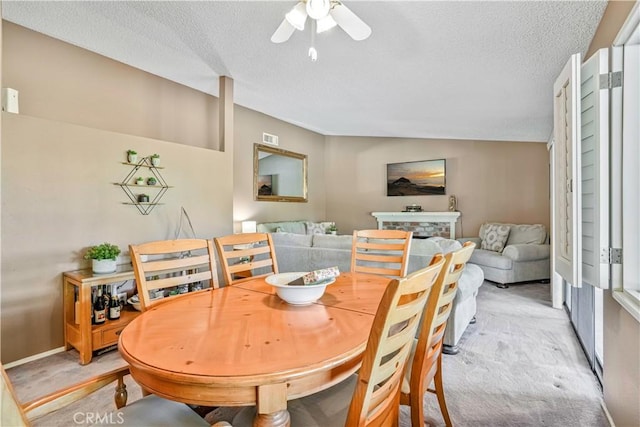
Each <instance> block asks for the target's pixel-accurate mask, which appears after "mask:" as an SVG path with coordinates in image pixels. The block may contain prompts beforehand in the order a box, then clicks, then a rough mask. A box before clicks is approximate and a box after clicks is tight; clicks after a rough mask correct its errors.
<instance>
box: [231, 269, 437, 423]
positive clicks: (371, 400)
mask: <svg viewBox="0 0 640 427" xmlns="http://www.w3.org/2000/svg"><path fill="white" fill-rule="evenodd" d="M443 264H444V260H443V259H442V257H439V259H438V260H436V261H435V262H433V263H432V264H431V265H430V266H428V267H425V268H423V269H421V270H418V271H416V272H414V273H412V274H410V275H409V276H406V277H403V278H398V279H392V280H391V281H390V282H389V284H388V285H387V288H386V289H385V292H384V295H383V297H382V300H381V301H380V304H379V306H378V310H377V311H376V314H375V318H374V320H373V325H372V327H371V331H370V334H369V339H368V341H367V345H366V348H365V350H364V353H363V357H362V365H361V367H360V370H359V372H358V373H357V374H354V375H352V376H350V377H349V378H348V379H346V380H345V381H342V382H340V383H338V384H337V385H335V386H333V387H331V388H328V389H326V390H324V391H321V392H319V393H315V394H311V395H309V396H307V397H304V398H301V399H296V400H292V401H290V402H289V403H288V407H287V409H288V412H289V414H290V418H291V420H290V421H291V426H305V427H332V426H349V427H352V426H354V427H355V426H358V427H360V426H394V425H397V424H398V416H399V410H400V402H399V399H400V386H401V383H402V379H403V372H404V368H405V364H406V363H407V359H408V357H409V355H410V352H411V346H412V342H413V339H414V336H415V334H416V331H417V328H418V325H419V324H420V318H421V316H422V313H423V312H424V308H425V304H426V302H427V298H428V296H429V294H430V291H431V288H432V286H433V284H434V283H435V281H436V278H437V277H438V274H439V273H440V269H441V267H442V265H443ZM253 414H255V408H250V409H246V408H245V409H243V410H242V411H240V413H239V414H238V416H236V417H235V418H234V420H233V422H232V424H233V425H234V426H235V427H244V426H248V425H251V420H252V419H253Z"/></svg>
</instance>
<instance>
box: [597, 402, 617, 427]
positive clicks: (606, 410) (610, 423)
mask: <svg viewBox="0 0 640 427" xmlns="http://www.w3.org/2000/svg"><path fill="white" fill-rule="evenodd" d="M600 406H602V410H603V411H604V414H605V415H606V417H607V421H609V426H610V427H616V423H614V422H613V418H611V414H610V413H609V410H608V409H607V404H606V403H604V399H603V400H602V401H600Z"/></svg>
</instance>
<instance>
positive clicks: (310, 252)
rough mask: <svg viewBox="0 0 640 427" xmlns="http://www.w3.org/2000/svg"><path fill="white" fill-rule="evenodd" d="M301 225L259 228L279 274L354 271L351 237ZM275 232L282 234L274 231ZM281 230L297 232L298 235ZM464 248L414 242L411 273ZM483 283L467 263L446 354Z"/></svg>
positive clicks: (471, 313)
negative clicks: (267, 238)
mask: <svg viewBox="0 0 640 427" xmlns="http://www.w3.org/2000/svg"><path fill="white" fill-rule="evenodd" d="M301 222H302V221H288V222H282V223H269V224H267V225H263V224H259V225H258V231H259V232H271V233H272V234H271V236H272V238H273V243H274V245H275V250H276V257H277V260H278V269H279V271H280V272H283V273H284V272H289V271H312V270H317V269H320V268H326V267H332V266H337V267H338V268H339V270H340V271H349V270H350V269H351V244H352V236H351V235H329V234H319V233H318V234H306V228H305V227H303V225H301V224H300V223H301ZM294 223H296V224H294ZM276 229H279V230H281V231H279V232H275V230H276ZM282 230H294V231H298V233H295V232H286V231H282ZM303 230H305V232H304V234H303V232H302V231H303ZM461 247H462V245H461V244H460V242H457V241H455V240H450V239H444V238H441V237H434V238H430V239H414V240H413V241H412V242H411V248H410V251H409V265H408V271H409V272H413V271H416V270H418V269H420V268H423V267H424V266H426V265H429V263H430V262H431V258H432V257H433V255H435V254H436V253H447V252H450V251H454V250H457V249H459V248H461ZM483 281H484V275H483V273H482V270H481V269H480V268H479V267H478V266H476V265H470V264H467V266H466V268H465V271H464V272H463V274H462V276H461V278H460V281H459V282H458V293H457V294H456V297H455V300H454V306H453V310H452V312H451V316H450V318H449V322H448V324H447V329H446V332H445V338H444V345H445V352H446V353H449V354H455V353H457V352H458V347H457V344H458V341H459V340H460V337H461V336H462V334H463V332H464V331H465V330H466V328H467V326H468V325H469V323H471V322H472V321H473V319H474V316H475V314H476V296H477V294H478V289H479V288H480V286H481V285H482V283H483Z"/></svg>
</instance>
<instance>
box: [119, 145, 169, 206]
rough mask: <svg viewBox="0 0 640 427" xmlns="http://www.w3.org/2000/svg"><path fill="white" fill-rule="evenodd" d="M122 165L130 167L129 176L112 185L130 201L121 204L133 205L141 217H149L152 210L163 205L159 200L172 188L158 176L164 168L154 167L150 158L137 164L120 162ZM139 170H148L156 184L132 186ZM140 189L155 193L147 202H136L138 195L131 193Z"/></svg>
mask: <svg viewBox="0 0 640 427" xmlns="http://www.w3.org/2000/svg"><path fill="white" fill-rule="evenodd" d="M122 164H123V165H126V166H131V167H132V169H131V171H130V172H129V174H128V175H127V176H126V177H125V178H124V179H123V180H122V181H121V182H114V185H118V186H120V188H122V191H124V192H125V194H126V195H127V197H129V200H131V201H130V202H123V204H124V205H133V206H135V207H136V208H138V211H139V212H140V213H141V214H142V215H149V213H150V212H151V211H152V210H153V208H155V207H156V206H158V205H162V204H163V203H159V202H160V199H162V196H164V193H166V192H167V190H168V189H169V188H172V187H171V186H169V185H167V182H166V181H165V180H164V178H163V177H162V174H160V169H164V168H163V167H161V166H154V165H153V164H152V163H151V157H143V158H142V159H141V160H140V161H139V162H138V163H129V162H122ZM140 168H146V169H149V171H150V172H151V174H152V175H153V177H154V178H155V179H156V184H153V185H145V184H142V185H140V184H134V183H133V182H134V181H135V177H136V176H137V175H138V173H137V172H138V170H140ZM140 188H147V189H151V190H153V191H155V193H154V195H153V197H151V196H150V201H149V202H139V201H138V195H136V194H134V193H133V191H134V190H137V189H140ZM132 189H133V190H132Z"/></svg>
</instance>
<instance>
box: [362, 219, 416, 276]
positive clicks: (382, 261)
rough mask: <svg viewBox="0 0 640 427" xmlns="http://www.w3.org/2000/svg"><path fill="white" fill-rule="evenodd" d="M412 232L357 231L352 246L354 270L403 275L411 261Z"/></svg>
mask: <svg viewBox="0 0 640 427" xmlns="http://www.w3.org/2000/svg"><path fill="white" fill-rule="evenodd" d="M412 237H413V233H412V232H411V231H402V230H356V231H354V232H353V243H352V246H351V271H352V272H359V273H370V274H377V275H381V276H389V277H404V276H406V275H407V267H408V264H409V249H410V247H411V238H412Z"/></svg>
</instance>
